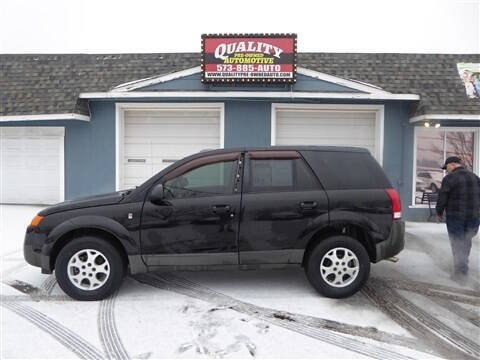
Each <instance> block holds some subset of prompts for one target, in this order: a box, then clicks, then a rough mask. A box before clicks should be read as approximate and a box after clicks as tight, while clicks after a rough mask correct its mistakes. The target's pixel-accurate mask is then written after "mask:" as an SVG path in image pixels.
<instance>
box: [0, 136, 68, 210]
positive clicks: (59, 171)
mask: <svg viewBox="0 0 480 360" xmlns="http://www.w3.org/2000/svg"><path fill="white" fill-rule="evenodd" d="M0 132H1V139H0V143H1V150H2V151H1V164H0V165H1V169H0V172H1V189H0V190H1V192H0V195H1V196H0V202H2V203H16V204H54V203H57V202H59V201H61V200H62V198H63V194H62V193H61V191H63V183H61V179H62V180H63V164H61V163H60V161H61V160H62V159H63V142H64V128H60V127H3V128H0Z"/></svg>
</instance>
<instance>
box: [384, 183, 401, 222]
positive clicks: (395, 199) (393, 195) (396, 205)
mask: <svg viewBox="0 0 480 360" xmlns="http://www.w3.org/2000/svg"><path fill="white" fill-rule="evenodd" d="M385 191H386V193H387V194H388V196H390V200H392V210H393V214H392V215H393V219H394V220H398V219H401V218H402V203H401V202H400V196H398V192H397V190H395V189H385Z"/></svg>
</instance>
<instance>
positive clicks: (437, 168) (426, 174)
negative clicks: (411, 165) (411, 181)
mask: <svg viewBox="0 0 480 360" xmlns="http://www.w3.org/2000/svg"><path fill="white" fill-rule="evenodd" d="M477 137H478V131H475V130H471V129H466V130H462V129H445V128H444V129H439V130H433V129H417V131H416V137H415V142H416V149H415V150H416V159H415V165H416V166H415V189H414V194H415V200H414V204H415V205H419V204H422V196H423V193H424V192H437V191H438V189H440V186H441V184H442V179H443V176H444V171H443V170H442V169H441V167H442V166H443V164H444V162H445V159H446V158H448V157H449V156H458V157H459V158H461V159H462V160H463V162H464V165H465V167H466V168H467V169H469V170H471V171H473V170H478V169H476V165H475V164H476V163H477V162H478V159H477V156H478V155H477V154H476V152H475V142H476V141H478V140H477V139H476V138H477Z"/></svg>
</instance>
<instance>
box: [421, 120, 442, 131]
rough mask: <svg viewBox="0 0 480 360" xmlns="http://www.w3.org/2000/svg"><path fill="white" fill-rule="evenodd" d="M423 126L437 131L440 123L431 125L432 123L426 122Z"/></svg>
mask: <svg viewBox="0 0 480 360" xmlns="http://www.w3.org/2000/svg"><path fill="white" fill-rule="evenodd" d="M423 126H425V127H426V128H429V127H434V128H435V129H438V128H439V127H440V123H433V124H432V123H431V122H430V121H425V122H424V123H423Z"/></svg>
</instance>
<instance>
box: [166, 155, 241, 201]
mask: <svg viewBox="0 0 480 360" xmlns="http://www.w3.org/2000/svg"><path fill="white" fill-rule="evenodd" d="M236 170H237V161H222V162H217V163H213V164H207V165H203V166H200V167H198V168H195V169H192V170H190V171H187V172H186V173H184V174H182V175H179V176H177V177H175V178H173V179H170V180H167V181H166V182H165V183H164V184H163V188H164V196H165V199H184V198H191V197H200V196H213V195H226V194H232V193H233V187H234V180H235V173H236Z"/></svg>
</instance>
